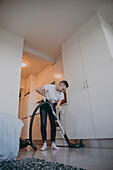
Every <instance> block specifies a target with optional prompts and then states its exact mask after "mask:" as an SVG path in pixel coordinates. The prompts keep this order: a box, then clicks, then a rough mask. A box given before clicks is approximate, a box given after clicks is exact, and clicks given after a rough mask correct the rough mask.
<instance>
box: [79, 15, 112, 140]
mask: <svg viewBox="0 0 113 170" xmlns="http://www.w3.org/2000/svg"><path fill="white" fill-rule="evenodd" d="M78 37H79V43H80V49H81V54H82V59H83V64H84V68H85V74H86V77H87V80H88V84H89V87H88V92H89V96H90V102H91V108H92V114H93V119H94V125H95V130H96V137H97V138H112V137H113V59H112V57H111V55H110V52H109V49H108V46H107V42H106V39H105V36H104V33H103V30H102V27H101V24H100V21H99V20H98V19H96V18H95V19H93V20H90V21H89V23H87V24H86V25H84V27H82V29H81V30H80V31H79V33H78Z"/></svg>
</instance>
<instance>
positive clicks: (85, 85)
mask: <svg viewBox="0 0 113 170" xmlns="http://www.w3.org/2000/svg"><path fill="white" fill-rule="evenodd" d="M83 87H84V89H86V88H87V84H86V81H83Z"/></svg>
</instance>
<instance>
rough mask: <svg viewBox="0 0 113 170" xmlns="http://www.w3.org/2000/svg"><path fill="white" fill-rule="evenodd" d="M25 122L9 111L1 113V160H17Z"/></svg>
mask: <svg viewBox="0 0 113 170" xmlns="http://www.w3.org/2000/svg"><path fill="white" fill-rule="evenodd" d="M23 125H24V124H23V122H22V121H21V120H20V119H18V118H16V117H14V116H11V115H10V114H7V113H0V162H2V161H9V160H15V159H16V157H17V155H18V151H19V139H20V135H21V129H22V127H23Z"/></svg>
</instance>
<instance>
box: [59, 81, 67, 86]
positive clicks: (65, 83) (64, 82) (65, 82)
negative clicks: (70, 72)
mask: <svg viewBox="0 0 113 170" xmlns="http://www.w3.org/2000/svg"><path fill="white" fill-rule="evenodd" d="M60 83H63V84H64V85H65V86H66V87H67V88H68V87H69V84H68V82H67V81H66V80H62V81H60ZM60 83H59V84H60Z"/></svg>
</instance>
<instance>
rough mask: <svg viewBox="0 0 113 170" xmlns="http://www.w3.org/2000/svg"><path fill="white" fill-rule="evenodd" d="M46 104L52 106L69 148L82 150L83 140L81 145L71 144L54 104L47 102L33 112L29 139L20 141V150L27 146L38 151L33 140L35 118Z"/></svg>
mask: <svg viewBox="0 0 113 170" xmlns="http://www.w3.org/2000/svg"><path fill="white" fill-rule="evenodd" d="M45 104H48V105H49V106H50V108H51V110H52V113H53V116H54V117H55V120H56V121H57V123H58V125H59V127H60V129H61V131H62V134H63V136H64V138H65V140H66V142H67V143H68V146H69V147H70V148H80V147H83V146H84V145H83V143H82V140H81V142H80V144H73V143H71V142H70V141H69V139H68V137H67V134H66V133H65V132H64V129H63V128H62V126H61V124H60V122H59V119H58V116H57V115H56V113H55V111H54V109H53V105H52V103H51V102H50V101H48V100H47V101H46V102H43V103H41V104H39V105H38V106H37V107H36V108H35V110H34V112H33V114H32V117H31V122H30V129H29V139H25V140H23V141H22V140H21V141H20V148H24V147H26V146H27V145H30V146H31V147H32V148H33V149H34V150H35V151H36V150H37V147H36V146H35V145H34V144H33V140H32V126H33V120H34V117H35V114H36V112H37V110H38V109H39V108H40V107H41V106H42V105H45Z"/></svg>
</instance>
